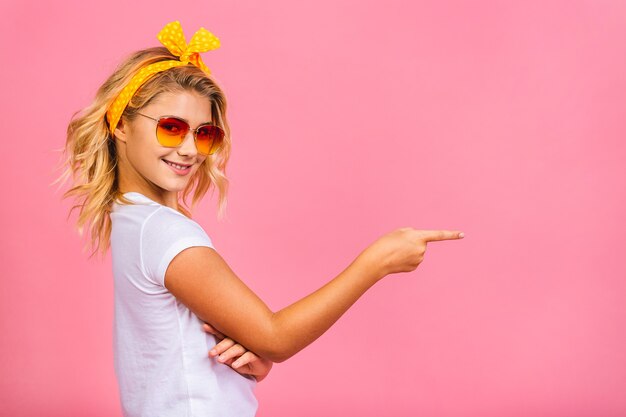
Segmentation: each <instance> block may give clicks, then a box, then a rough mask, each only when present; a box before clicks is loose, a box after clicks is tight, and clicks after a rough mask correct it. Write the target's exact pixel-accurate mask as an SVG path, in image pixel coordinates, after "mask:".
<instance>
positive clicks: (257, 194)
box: [0, 0, 626, 417]
mask: <svg viewBox="0 0 626 417" xmlns="http://www.w3.org/2000/svg"><path fill="white" fill-rule="evenodd" d="M0 11H1V12H2V16H3V22H4V23H3V26H2V28H1V29H0V31H1V33H0V34H1V35H2V36H1V38H0V39H1V40H0V42H1V43H2V44H1V46H2V56H3V61H2V62H3V64H2V68H1V69H0V71H1V72H2V76H1V77H0V83H1V85H0V87H1V88H2V94H3V100H2V102H3V103H2V114H4V115H5V117H7V118H9V121H8V122H7V123H6V124H5V125H3V140H4V142H5V146H4V147H3V148H4V152H3V163H2V164H1V165H0V170H1V178H2V187H3V194H4V197H3V204H2V205H1V206H0V210H1V211H0V214H1V217H0V218H1V222H2V223H1V224H0V226H1V227H2V231H3V236H2V240H1V245H2V246H1V248H0V249H1V250H0V253H1V256H2V262H1V266H0V268H1V270H0V274H1V276H2V290H1V291H0V314H1V321H0V325H1V327H0V332H1V333H0V334H1V336H0V340H1V341H0V353H1V354H0V373H1V375H2V377H0V415H3V416H4V415H6V416H42V415H45V416H55V417H56V416H121V411H120V406H119V400H118V393H117V384H116V381H115V375H114V371H113V358H112V347H111V344H112V339H111V337H112V336H111V326H112V314H113V310H112V307H113V298H112V297H113V294H112V290H113V288H112V277H111V262H110V254H107V256H106V257H105V258H104V260H97V259H93V260H91V261H88V260H87V253H82V252H81V247H82V246H83V245H84V244H86V243H87V240H86V239H83V240H81V238H80V237H79V236H78V234H77V232H76V231H75V230H74V221H75V219H76V213H75V214H74V215H73V216H72V217H71V218H70V219H69V220H66V216H67V212H68V210H69V208H70V206H71V204H72V202H71V201H69V200H61V198H60V196H61V191H62V190H61V191H56V189H55V187H53V186H50V183H51V182H52V181H53V180H54V179H55V178H56V176H57V174H58V172H57V171H55V170H54V166H55V164H56V162H57V161H58V155H59V154H58V153H57V152H56V150H55V149H58V148H60V147H61V146H62V145H63V143H64V141H65V129H66V127H67V123H68V122H69V119H70V117H71V115H72V113H73V112H75V111H77V110H78V109H80V108H82V107H84V106H86V105H87V104H88V103H89V101H90V100H91V99H92V97H93V96H94V94H95V92H96V89H97V87H98V86H99V85H100V84H101V83H102V82H103V81H104V79H105V78H106V77H107V76H108V74H109V73H110V72H111V71H112V70H113V68H114V66H115V65H116V64H117V63H118V62H119V61H120V59H121V58H122V57H123V56H124V55H126V54H127V53H129V52H131V51H133V50H135V49H138V48H141V47H147V46H156V45H158V44H159V43H158V40H157V39H156V34H157V33H158V31H159V30H160V29H161V28H162V26H163V25H164V24H165V23H167V22H169V21H173V20H180V21H181V23H182V25H183V28H184V29H185V32H186V34H187V38H188V39H189V38H190V37H191V35H192V34H193V32H194V31H195V30H196V29H197V28H199V27H200V26H204V27H205V28H207V29H208V30H209V31H211V32H213V33H215V34H216V35H217V36H218V37H219V38H220V39H221V41H222V47H221V48H220V49H218V50H217V51H212V52H209V53H205V54H203V59H204V61H205V63H206V64H207V65H208V66H209V68H211V70H212V71H213V72H214V74H215V75H216V77H217V78H218V80H219V81H220V82H221V85H222V87H223V88H224V90H225V91H226V94H227V96H228V98H229V115H230V117H229V118H230V122H231V124H232V128H233V140H234V148H233V154H232V159H231V163H230V165H229V167H228V174H229V176H230V179H231V190H230V194H229V206H228V212H227V213H228V216H227V219H226V220H225V221H223V222H218V221H217V220H216V218H215V213H216V205H215V203H216V199H215V198H214V197H213V198H209V197H207V199H205V201H204V202H203V203H202V205H201V207H200V208H199V209H198V210H197V211H196V213H195V217H196V218H197V220H198V222H199V223H200V224H202V225H203V226H204V227H205V229H206V230H207V232H208V234H209V235H210V236H211V237H212V239H213V241H214V243H215V244H216V247H217V248H218V250H219V251H220V253H221V254H222V256H224V258H225V259H226V260H227V261H228V262H229V264H230V265H231V266H232V268H233V269H234V270H235V272H236V273H237V274H238V275H239V276H240V277H241V278H242V279H243V280H244V281H245V282H246V283H247V284H248V285H249V286H250V287H251V288H252V289H253V290H254V291H255V292H257V293H258V294H259V296H260V297H261V298H262V299H263V300H265V301H266V303H267V304H268V306H270V308H272V309H273V310H275V311H276V310H279V309H281V308H283V307H285V306H287V305H289V304H291V303H292V302H294V301H296V300H297V299H299V298H302V297H304V296H305V295H307V294H309V293H311V292H313V291H314V290H316V289H317V288H319V287H321V286H322V285H323V284H325V283H326V282H327V281H328V280H330V279H332V278H333V277H334V276H336V275H337V274H338V273H339V272H341V271H342V270H343V268H345V267H346V266H347V265H348V264H349V262H351V261H352V260H353V259H354V257H355V256H356V255H358V253H359V252H360V251H361V250H362V249H363V248H365V247H366V246H367V245H368V244H370V243H371V242H373V241H374V240H375V239H376V238H378V237H379V236H380V235H382V234H383V233H386V232H388V231H391V230H393V229H395V228H398V227H404V226H411V227H415V228H418V229H458V230H462V231H464V232H465V233H466V238H465V239H464V240H461V241H448V242H434V243H431V244H430V245H429V250H428V253H427V255H426V259H425V261H424V262H423V263H422V265H421V266H420V267H419V268H418V269H417V270H416V271H414V272H411V273H406V274H394V275H391V276H389V277H387V278H385V279H384V280H383V281H381V282H380V283H379V284H377V285H376V286H374V287H373V288H372V289H371V290H370V291H368V292H367V293H366V294H365V296H363V297H362V298H361V299H360V300H359V301H358V302H357V303H356V304H355V305H354V306H353V308H352V309H351V310H349V311H348V312H347V313H346V314H345V315H344V316H342V318H341V319H340V320H339V321H338V322H337V323H336V324H335V325H334V326H333V327H332V328H331V329H330V330H329V331H328V332H327V333H325V334H324V335H322V337H320V338H319V339H318V340H317V341H316V342H314V343H313V344H312V345H310V346H308V347H307V348H306V349H304V350H303V351H301V352H300V353H299V354H297V355H296V356H295V357H293V358H292V359H290V360H289V361H287V362H284V363H282V364H277V365H275V366H274V369H273V371H272V372H271V374H270V376H269V377H268V378H267V379H266V380H265V381H263V382H261V383H259V385H258V387H257V395H258V398H259V402H260V408H259V413H258V416H260V417H269V416H272V417H281V416H303V417H306V416H319V415H323V416H344V415H358V416H380V415H388V416H416V415H422V416H435V417H438V416H542V417H545V416H623V415H626V395H625V392H626V332H625V329H624V328H625V326H626V283H625V280H624V278H625V277H626V265H625V262H624V260H625V256H624V253H625V249H626V233H625V232H626V221H625V219H626V217H625V216H624V213H625V212H626V170H625V168H624V161H625V159H626V144H625V141H624V132H625V128H626V112H625V110H624V109H625V104H624V103H625V100H626V76H625V75H624V74H626V43H625V40H626V25H624V21H625V19H626V5H625V3H624V2H620V1H545V0H544V1H524V2H504V1H502V2H497V1H472V2H468V1H446V2H439V1H428V2H425V1H422V2H414V1H396V0H386V1H382V2H376V3H375V2H366V1H328V0H326V1H315V2H313V1H307V2H302V1H297V2H294V1H272V2H257V1H237V2H216V1H176V2H174V4H172V3H171V2H164V1H135V2H126V1H124V2H123V1H107V2H83V1H72V2H68V1H66V2H63V3H58V4H56V5H53V3H52V2H33V1H19V2H18V1H15V0H13V1H9V2H3V3H2V5H1V6H0ZM18 129H19V130H18ZM64 189H65V188H64ZM64 189H63V190H64Z"/></svg>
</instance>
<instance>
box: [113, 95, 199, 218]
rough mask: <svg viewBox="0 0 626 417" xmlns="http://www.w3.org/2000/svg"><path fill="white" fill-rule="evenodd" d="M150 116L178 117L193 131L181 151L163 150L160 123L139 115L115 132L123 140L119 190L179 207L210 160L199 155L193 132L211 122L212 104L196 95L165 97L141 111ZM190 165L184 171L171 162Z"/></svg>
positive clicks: (119, 147)
mask: <svg viewBox="0 0 626 417" xmlns="http://www.w3.org/2000/svg"><path fill="white" fill-rule="evenodd" d="M139 111H140V113H143V114H144V115H146V116H150V117H152V118H155V119H158V118H159V117H161V116H166V115H167V116H177V117H180V118H182V119H185V120H186V121H187V122H188V123H189V126H190V127H191V129H190V130H189V132H188V133H187V136H186V137H185V140H184V142H183V143H182V144H181V145H180V146H178V147H177V148H168V147H164V146H162V145H161V144H160V143H159V142H158V140H157V137H156V126H157V122H156V121H155V120H151V119H149V118H147V117H144V116H141V115H137V118H136V119H135V120H133V121H132V122H130V123H127V124H123V123H122V122H121V121H120V125H118V127H117V128H116V130H115V135H116V137H117V138H118V139H119V142H118V147H117V149H118V156H119V161H118V163H119V173H120V177H119V186H120V190H121V191H122V192H127V191H137V192H140V193H142V194H144V195H145V196H147V197H148V198H151V199H153V200H155V201H157V202H159V203H161V204H164V205H168V206H171V207H176V202H177V196H178V192H179V191H182V190H183V189H184V188H185V186H186V185H187V183H188V182H189V181H190V179H191V178H192V177H193V175H194V174H195V172H196V171H197V170H198V168H199V167H200V165H201V164H202V163H203V162H204V160H205V159H206V158H207V156H206V155H203V154H201V153H199V152H198V150H197V148H196V144H195V141H194V137H193V131H194V130H195V129H196V128H197V127H198V126H199V125H201V124H205V123H209V122H211V102H210V101H209V100H208V99H207V98H205V97H202V96H200V95H198V94H197V93H194V92H187V91H186V92H179V93H163V94H161V95H159V96H157V97H156V98H155V100H154V101H153V102H151V103H150V104H149V105H148V106H146V107H144V108H143V109H141V110H139ZM166 161H168V162H170V163H174V164H180V165H190V166H191V168H190V169H187V170H184V171H181V170H179V169H178V168H176V167H173V166H171V165H170V164H168V162H166Z"/></svg>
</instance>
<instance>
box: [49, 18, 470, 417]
mask: <svg viewBox="0 0 626 417" xmlns="http://www.w3.org/2000/svg"><path fill="white" fill-rule="evenodd" d="M157 37H158V39H159V40H160V41H161V43H162V44H163V45H164V46H161V47H151V48H147V49H143V50H140V51H137V52H135V53H133V54H131V55H130V56H129V57H127V58H126V59H125V60H124V61H123V62H122V63H121V64H120V65H119V67H118V68H117V69H116V70H115V71H114V72H113V74H111V75H110V77H109V78H108V79H107V80H106V81H105V83H104V84H103V85H102V86H101V87H100V88H99V90H98V91H97V94H96V96H95V99H94V101H93V102H92V103H91V104H90V105H89V106H88V107H86V108H85V109H84V110H83V111H82V112H80V113H77V114H76V115H74V117H73V119H72V121H71V123H70V124H69V127H68V130H67V143H66V147H65V155H66V157H65V159H64V163H65V165H66V171H65V172H64V175H63V176H62V177H61V178H60V179H64V180H67V178H69V176H70V175H71V176H72V178H73V179H74V182H75V184H73V187H72V188H71V189H70V190H69V191H67V192H66V194H65V196H66V197H69V196H74V197H76V198H77V199H79V200H80V203H79V204H78V205H77V206H74V207H77V208H80V215H79V218H78V228H79V231H80V232H81V233H82V230H83V227H84V225H86V224H89V231H90V235H91V238H92V240H91V243H92V246H93V247H95V248H96V250H98V249H99V250H100V251H101V252H102V253H104V252H106V250H107V249H108V248H109V247H110V248H111V255H112V262H113V276H114V280H115V323H114V353H115V371H116V376H117V378H118V383H119V388H120V397H121V404H122V408H123V412H124V415H125V416H127V417H131V416H132V417H135V416H145V417H148V416H149V417H156V416H172V417H174V416H209V415H210V416H213V415H216V416H217V415H219V416H222V417H226V416H253V415H255V414H256V411H257V408H258V402H257V400H256V398H255V396H254V388H255V386H256V384H257V382H258V380H257V378H259V379H262V378H264V377H265V376H266V375H267V374H268V372H269V371H270V369H271V366H272V363H273V362H283V361H285V360H287V359H289V358H290V357H292V356H293V355H295V354H296V353H298V352H299V351H300V350H302V349H303V348H305V347H306V346H308V345H309V344H311V343H312V342H313V341H315V340H316V339H317V338H319V337H320V336H321V335H322V334H323V333H324V332H326V331H327V330H328V329H329V328H330V327H331V326H332V325H333V324H334V323H335V322H336V321H337V320H338V319H339V317H341V316H342V315H343V314H344V313H345V312H346V311H347V310H348V309H349V308H350V307H351V306H352V305H353V304H354V303H355V302H356V301H357V300H358V299H359V298H360V297H361V296H362V295H363V294H364V293H365V291H367V290H368V289H369V288H370V287H371V286H373V285H374V284H375V283H376V282H378V281H379V280H381V279H382V278H383V277H385V276H387V275H389V274H393V273H397V272H408V271H413V270H415V269H416V268H417V267H418V265H419V264H420V263H421V262H422V260H423V257H424V254H425V251H426V244H427V242H431V241H439V240H449V239H460V238H462V237H463V234H462V233H460V232H458V231H448V230H416V229H413V228H410V227H405V228H401V229H397V230H394V231H392V232H390V233H387V234H385V235H384V236H382V237H380V238H379V239H377V240H376V241H375V242H373V243H372V244H370V245H369V246H367V247H366V248H365V249H364V250H363V251H362V252H361V253H360V254H359V255H358V256H357V257H356V258H354V260H353V261H352V262H351V263H350V265H348V266H347V267H346V269H345V270H344V271H343V272H341V273H340V274H339V275H338V276H336V277H335V278H333V279H332V280H330V281H329V282H328V283H327V284H325V285H324V286H322V287H321V288H319V289H318V290H317V291H315V292H313V293H312V294H309V295H308V296H306V297H304V298H302V299H301V300H298V301H296V302H294V303H293V304H291V305H289V306H287V307H285V308H283V309H282V310H279V311H276V312H274V311H271V310H270V309H269V308H268V307H267V305H266V304H265V303H264V302H263V300H261V299H260V298H259V297H258V296H257V295H256V294H255V293H254V292H252V291H251V290H250V288H248V287H247V286H246V285H245V283H244V282H243V281H242V280H241V279H240V278H239V277H238V276H237V275H236V274H235V273H234V272H233V270H232V269H231V268H230V267H229V265H228V264H227V263H226V262H225V260H224V259H223V258H222V257H221V256H220V254H219V252H218V251H217V250H216V247H215V245H214V244H213V242H212V240H211V238H210V237H209V236H208V235H207V233H206V232H205V231H204V230H203V229H202V227H201V226H200V225H199V224H198V223H197V222H195V221H194V220H193V219H192V215H191V211H192V210H190V209H188V208H187V207H186V204H184V202H185V201H186V198H187V197H188V196H189V195H191V196H192V205H191V209H193V207H194V206H195V205H196V204H197V202H198V201H199V200H200V199H201V198H202V197H203V196H204V195H205V194H206V192H207V191H208V190H209V189H215V188H216V189H217V190H218V191H219V216H220V217H221V216H222V214H223V210H224V207H225V203H226V191H227V185H228V180H227V177H226V175H225V170H226V165H227V162H228V159H229V154H230V149H231V139H230V129H229V125H228V121H227V118H226V97H225V96H224V93H223V91H222V90H221V88H220V87H219V86H218V84H217V83H216V81H215V80H214V78H213V77H212V76H211V74H210V71H209V69H208V68H207V67H206V66H205V65H204V63H203V62H202V59H201V58H200V56H199V53H200V52H206V51H208V50H211V49H215V48H217V47H219V40H218V39H217V38H216V37H215V36H214V35H212V34H211V33H210V32H208V31H206V30H205V29H203V28H201V29H200V30H198V31H197V32H196V33H195V34H194V36H193V37H192V39H191V40H190V42H189V44H187V43H186V40H185V38H184V35H183V34H182V28H181V27H180V23H179V22H178V21H176V22H172V23H169V24H167V25H166V26H165V27H164V28H163V29H162V30H161V32H159V34H158V36H157ZM94 253H95V252H94ZM211 334H212V335H211ZM218 340H221V341H220V342H219V343H217V342H218ZM207 352H209V353H208V354H207ZM217 355H220V356H221V359H216V358H217Z"/></svg>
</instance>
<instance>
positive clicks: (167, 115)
mask: <svg viewBox="0 0 626 417" xmlns="http://www.w3.org/2000/svg"><path fill="white" fill-rule="evenodd" d="M159 117H175V118H177V119H180V120H184V121H185V122H186V123H187V124H188V125H189V126H191V123H189V120H187V119H185V118H184V117H180V116H176V115H175V114H164V115H163V116H159ZM204 125H213V126H215V125H214V124H213V121H210V122H203V123H200V124H199V125H198V126H196V129H197V128H199V127H200V126H204Z"/></svg>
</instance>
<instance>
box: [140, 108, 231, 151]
mask: <svg viewBox="0 0 626 417" xmlns="http://www.w3.org/2000/svg"><path fill="white" fill-rule="evenodd" d="M136 113H137V114H140V115H142V116H144V117H147V118H148V119H152V120H154V121H155V122H157V125H156V129H155V131H154V133H155V135H156V138H157V142H158V141H159V134H158V132H159V122H160V121H161V120H162V119H176V120H179V121H181V122H185V123H186V124H187V127H188V130H187V133H189V131H192V132H193V141H194V143H195V145H196V149H198V139H197V137H196V135H197V134H198V130H199V129H200V128H201V127H205V126H212V127H216V128H218V129H219V130H220V131H221V132H222V140H224V139H223V138H224V134H225V133H224V131H223V130H222V128H221V127H219V126H217V125H214V124H211V123H203V124H201V125H200V126H198V127H197V128H195V129H194V130H192V129H191V125H190V124H189V122H188V121H187V120H185V119H183V118H182V117H178V116H173V115H165V116H160V117H159V118H156V119H155V118H154V117H151V116H148V115H147V114H143V113H140V112H136ZM185 136H187V134H185ZM184 141H185V138H184V137H183V139H182V140H181V142H180V143H179V144H178V145H176V146H165V145H163V144H162V143H161V142H159V145H161V146H163V147H165V148H178V147H179V146H180V145H182V143H183V142H184ZM221 147H222V144H220V146H219V147H218V148H216V149H215V150H214V151H213V152H212V153H208V154H205V153H202V152H200V149H198V152H199V153H200V154H202V155H213V154H214V153H215V152H217V151H219V150H220V148H221Z"/></svg>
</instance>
